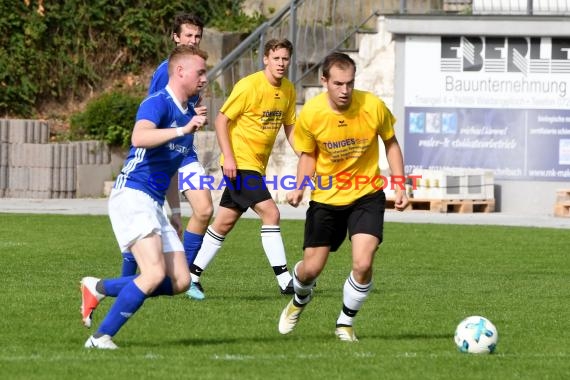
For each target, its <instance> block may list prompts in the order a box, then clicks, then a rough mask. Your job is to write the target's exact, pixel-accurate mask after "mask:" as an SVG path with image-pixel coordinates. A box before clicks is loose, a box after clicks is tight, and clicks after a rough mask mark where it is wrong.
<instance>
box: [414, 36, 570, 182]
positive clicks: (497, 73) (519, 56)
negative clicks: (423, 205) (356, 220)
mask: <svg viewBox="0 0 570 380" xmlns="http://www.w3.org/2000/svg"><path fill="white" fill-rule="evenodd" d="M405 49H406V50H405V55H406V59H405V86H404V87H405V97H404V102H405V103H404V105H405V125H406V131H405V145H404V154H405V157H406V164H407V168H406V169H407V172H411V171H412V170H413V169H414V168H421V169H443V168H447V167H454V168H457V167H464V168H481V169H491V170H493V171H494V173H495V177H496V178H498V179H525V180H527V179H534V180H538V179H540V180H552V181H569V180H570V95H569V94H568V91H567V90H568V89H567V86H568V84H569V82H570V38H534V37H528V38H523V37H484V36H480V37H477V36H457V37H449V36H442V37H436V36H421V37H420V36H408V37H407V39H406V48H405Z"/></svg>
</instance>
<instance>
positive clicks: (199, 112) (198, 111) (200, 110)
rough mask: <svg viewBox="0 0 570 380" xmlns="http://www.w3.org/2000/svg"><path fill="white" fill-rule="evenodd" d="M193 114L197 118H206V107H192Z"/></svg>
mask: <svg viewBox="0 0 570 380" xmlns="http://www.w3.org/2000/svg"><path fill="white" fill-rule="evenodd" d="M194 112H196V115H198V116H207V115H208V107H206V106H196V107H194Z"/></svg>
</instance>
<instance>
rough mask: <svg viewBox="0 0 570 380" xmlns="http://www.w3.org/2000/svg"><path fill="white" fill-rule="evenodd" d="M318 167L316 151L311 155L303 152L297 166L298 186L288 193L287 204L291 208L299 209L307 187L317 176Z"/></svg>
mask: <svg viewBox="0 0 570 380" xmlns="http://www.w3.org/2000/svg"><path fill="white" fill-rule="evenodd" d="M316 165H317V154H316V152H315V151H313V152H310V153H307V152H301V156H300V157H299V163H298V164H297V186H295V190H293V191H290V192H288V193H287V202H288V203H289V204H290V205H291V206H293V207H297V206H299V203H301V200H302V199H303V193H304V192H305V187H306V186H307V185H308V181H310V180H311V178H313V175H314V174H315V168H316Z"/></svg>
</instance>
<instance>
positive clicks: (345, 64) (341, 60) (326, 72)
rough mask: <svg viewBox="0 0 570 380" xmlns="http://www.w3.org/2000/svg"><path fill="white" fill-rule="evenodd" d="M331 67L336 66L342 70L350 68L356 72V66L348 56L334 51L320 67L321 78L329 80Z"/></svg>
mask: <svg viewBox="0 0 570 380" xmlns="http://www.w3.org/2000/svg"><path fill="white" fill-rule="evenodd" d="M333 66H337V67H339V68H340V69H342V70H346V69H348V68H349V67H352V68H353V69H354V71H356V64H355V63H354V61H353V59H352V58H350V57H349V56H348V54H345V53H339V52H336V51H335V52H332V53H330V54H329V55H327V56H326V57H325V60H324V61H323V64H322V66H321V67H322V70H323V77H325V79H329V76H330V71H331V67H333Z"/></svg>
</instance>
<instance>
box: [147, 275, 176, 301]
mask: <svg viewBox="0 0 570 380" xmlns="http://www.w3.org/2000/svg"><path fill="white" fill-rule="evenodd" d="M173 295H174V289H172V280H170V277H168V276H166V277H165V278H164V280H163V281H162V282H161V283H160V285H158V287H157V288H156V289H154V292H152V293H151V294H150V296H149V297H157V296H173Z"/></svg>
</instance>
